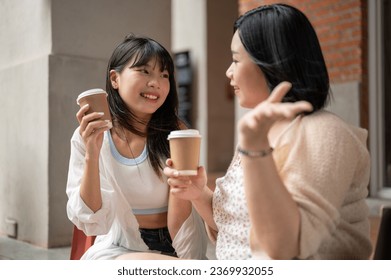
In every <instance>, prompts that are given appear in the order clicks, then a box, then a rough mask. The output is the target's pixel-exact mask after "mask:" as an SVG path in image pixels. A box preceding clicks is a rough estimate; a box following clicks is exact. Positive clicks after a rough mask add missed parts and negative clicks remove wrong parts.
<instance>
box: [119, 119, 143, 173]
mask: <svg viewBox="0 0 391 280" xmlns="http://www.w3.org/2000/svg"><path fill="white" fill-rule="evenodd" d="M121 130H122V134H123V135H124V137H125V141H126V144H127V146H128V149H129V151H130V154H131V155H132V158H133V159H134V161H135V162H136V166H137V171H138V175H139V176H140V178H142V177H141V172H140V168H139V166H138V162H137V159H136V157H135V156H134V154H133V151H132V148H131V147H130V143H129V140H128V137H126V133H125V130H124V128H123V126H121Z"/></svg>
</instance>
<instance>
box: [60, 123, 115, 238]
mask: <svg viewBox="0 0 391 280" xmlns="http://www.w3.org/2000/svg"><path fill="white" fill-rule="evenodd" d="M84 155H85V147H84V143H83V141H82V138H81V136H80V134H79V128H77V129H76V130H75V132H74V134H73V136H72V139H71V155H70V159H69V170H68V181H67V187H66V193H67V196H68V202H67V215H68V218H69V219H70V220H71V222H72V223H74V224H75V225H76V226H77V227H78V228H79V229H80V230H82V231H83V232H84V233H85V234H86V235H89V236H91V235H102V234H107V233H108V232H109V230H110V227H111V225H112V223H113V219H114V214H113V211H112V209H113V208H112V205H111V204H112V203H113V195H112V194H113V189H112V188H111V186H110V185H109V183H108V181H107V179H106V177H105V175H104V174H103V172H102V168H99V169H100V171H99V173H100V185H101V193H102V208H101V209H99V210H98V211H96V212H95V213H94V212H93V211H92V210H91V209H90V208H89V207H88V206H87V205H86V204H85V203H84V201H83V200H82V198H81V197H80V184H81V180H82V176H83V172H84ZM99 165H101V164H99Z"/></svg>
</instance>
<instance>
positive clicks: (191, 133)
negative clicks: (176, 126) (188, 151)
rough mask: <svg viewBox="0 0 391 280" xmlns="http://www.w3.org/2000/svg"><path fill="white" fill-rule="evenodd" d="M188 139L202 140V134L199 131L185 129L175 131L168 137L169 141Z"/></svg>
mask: <svg viewBox="0 0 391 280" xmlns="http://www.w3.org/2000/svg"><path fill="white" fill-rule="evenodd" d="M186 137H199V138H201V135H200V132H199V131H198V130H197V129H184V130H174V131H171V133H170V134H169V135H168V138H167V139H168V140H170V139H172V138H186Z"/></svg>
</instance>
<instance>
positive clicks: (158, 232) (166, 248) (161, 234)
mask: <svg viewBox="0 0 391 280" xmlns="http://www.w3.org/2000/svg"><path fill="white" fill-rule="evenodd" d="M139 231H140V233H141V238H142V239H143V240H144V242H145V244H147V246H148V248H149V249H150V250H156V251H160V252H161V253H162V254H163V255H168V256H172V257H177V254H176V252H175V249H174V247H172V240H171V236H170V233H169V232H168V228H167V227H165V228H157V229H145V228H140V229H139Z"/></svg>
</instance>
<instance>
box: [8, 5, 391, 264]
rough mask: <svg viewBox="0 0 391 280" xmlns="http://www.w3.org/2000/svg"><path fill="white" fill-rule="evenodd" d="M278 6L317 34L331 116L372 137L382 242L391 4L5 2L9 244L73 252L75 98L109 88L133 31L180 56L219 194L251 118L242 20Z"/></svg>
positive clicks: (390, 130)
mask: <svg viewBox="0 0 391 280" xmlns="http://www.w3.org/2000/svg"><path fill="white" fill-rule="evenodd" d="M276 2H283V3H289V4H292V5H293V6H296V7H298V8H299V9H301V10H302V11H303V12H304V13H306V14H307V16H308V17H309V19H310V20H311V22H312V23H313V25H314V27H315V29H316V31H317V34H318V36H319V39H320V43H321V46H322V49H323V52H324V55H325V59H326V63H327V66H328V69H329V74H330V79H331V88H332V92H333V100H332V103H331V104H330V106H329V108H328V109H329V110H331V111H333V112H335V113H336V114H338V115H339V116H341V117H342V118H343V119H345V120H346V121H347V122H349V123H351V124H354V125H358V126H361V127H363V128H366V129H368V131H369V141H368V147H369V149H370V152H371V157H372V170H371V172H372V175H371V181H370V185H369V186H368V188H369V196H368V204H369V205H370V208H371V216H372V219H371V222H372V231H373V232H372V234H373V238H375V236H376V231H377V227H378V213H379V209H380V207H381V205H384V204H391V140H390V139H391V96H390V90H391V78H390V77H391V76H390V71H391V69H390V68H391V67H390V66H391V46H390V42H391V41H390V40H391V15H390V14H391V3H390V1H388V0H292V1H262V0H258V1H257V0H67V1H62V0H16V1H15V0H0V104H1V109H0V119H1V120H2V123H3V125H2V129H1V137H0V237H4V238H8V239H13V240H15V241H17V242H21V244H23V243H26V244H29V245H33V246H36V247H37V248H44V249H48V248H61V247H67V246H70V244H71V240H72V228H73V225H72V224H71V223H70V221H69V220H68V218H67V216H66V202H67V197H66V194H65V187H66V179H67V171H68V161H69V152H70V143H69V141H70V138H71V135H72V133H73V131H74V129H75V128H76V127H77V125H78V123H77V120H76V117H75V114H76V112H77V110H78V106H77V105H76V97H77V95H78V94H79V93H80V92H82V91H84V90H87V89H90V88H105V71H106V65H107V61H108V59H109V56H110V55H111V52H112V50H113V49H114V48H115V46H116V45H117V44H118V43H119V42H120V41H121V40H122V39H123V38H124V37H125V36H126V35H127V34H129V33H134V34H138V35H147V36H149V37H152V38H154V39H156V40H157V41H159V42H160V43H162V44H163V45H164V46H165V47H166V48H167V49H168V50H170V51H171V52H172V55H173V57H174V60H175V63H176V66H177V81H178V88H179V95H180V115H181V117H182V118H183V119H184V121H185V122H187V123H188V125H189V126H190V127H193V128H196V129H199V130H200V132H201V134H202V136H203V142H202V151H201V164H202V165H204V166H206V168H207V170H208V173H209V181H210V186H211V187H212V188H213V186H214V180H215V179H216V178H217V177H219V176H221V175H223V174H224V172H225V170H226V169H227V167H228V165H229V163H230V160H231V157H232V155H233V151H234V147H235V142H236V138H235V124H236V121H237V119H238V118H239V117H240V116H241V115H242V114H243V113H244V112H245V110H244V109H242V108H240V107H239V106H238V105H237V103H236V102H235V98H234V95H233V92H232V89H231V88H230V86H229V81H228V79H227V78H226V76H225V71H226V69H227V68H228V66H229V65H230V63H231V51H230V43H231V38H232V34H233V23H234V21H235V19H236V18H237V17H238V16H239V15H240V14H243V13H244V12H245V11H247V10H249V9H251V8H254V7H256V6H258V5H261V4H270V3H276ZM325 148H327V147H325ZM390 238H391V237H390ZM2 244H3V243H0V255H2V248H3V249H4V248H5V245H4V244H3V245H2ZM18 244H19V243H18ZM53 258H56V256H54V257H53Z"/></svg>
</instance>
